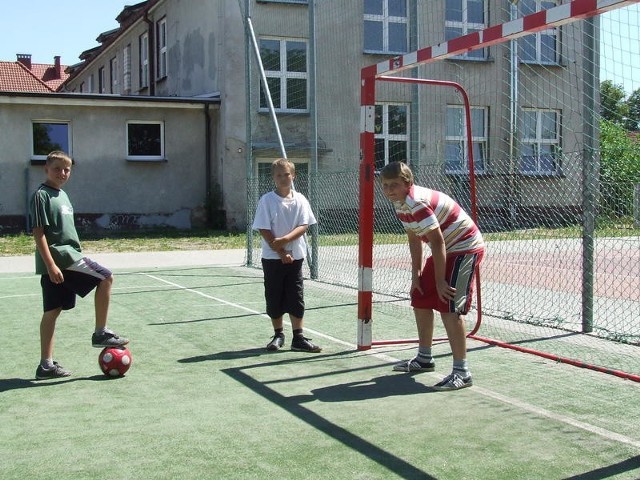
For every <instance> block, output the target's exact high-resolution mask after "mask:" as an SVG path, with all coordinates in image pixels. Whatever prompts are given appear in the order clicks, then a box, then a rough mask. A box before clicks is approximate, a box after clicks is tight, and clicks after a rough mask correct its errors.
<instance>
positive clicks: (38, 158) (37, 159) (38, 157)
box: [31, 119, 73, 164]
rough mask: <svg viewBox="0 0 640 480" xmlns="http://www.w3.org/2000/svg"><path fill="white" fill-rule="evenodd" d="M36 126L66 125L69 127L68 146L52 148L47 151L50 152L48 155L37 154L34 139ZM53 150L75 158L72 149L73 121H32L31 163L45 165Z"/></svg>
mask: <svg viewBox="0 0 640 480" xmlns="http://www.w3.org/2000/svg"><path fill="white" fill-rule="evenodd" d="M36 124H39V125H42V124H45V125H65V126H66V127H67V145H66V146H64V145H63V146H60V147H57V146H56V147H55V148H54V147H51V148H50V149H47V150H48V151H47V152H46V153H36V149H35V147H36V145H35V138H34V126H35V125H36ZM52 150H62V151H64V152H65V153H66V154H67V155H69V156H70V157H73V152H72V150H73V148H72V144H71V121H70V120H53V119H39V120H31V163H32V164H42V163H44V161H46V159H47V155H49V153H50V152H51V151H52Z"/></svg>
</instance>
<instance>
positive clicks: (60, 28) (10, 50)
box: [0, 0, 640, 94]
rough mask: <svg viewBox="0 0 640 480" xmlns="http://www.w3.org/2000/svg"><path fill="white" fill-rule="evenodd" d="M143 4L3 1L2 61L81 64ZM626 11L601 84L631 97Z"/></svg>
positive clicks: (611, 26) (612, 20)
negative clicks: (21, 57)
mask: <svg viewBox="0 0 640 480" xmlns="http://www.w3.org/2000/svg"><path fill="white" fill-rule="evenodd" d="M140 1H141V0H0V12H1V13H0V60H4V61H15V59H16V54H17V53H26V54H31V61H32V62H33V63H50V64H51V63H53V57H54V56H56V55H60V57H61V62H62V64H63V65H73V64H75V63H78V62H80V59H79V55H80V54H81V53H82V52H83V51H85V50H89V49H90V48H93V47H97V46H98V45H99V43H98V42H96V37H97V36H98V35H100V34H101V33H103V32H106V31H108V30H111V29H114V28H117V27H118V22H117V21H116V17H117V16H118V14H119V13H120V12H121V11H122V9H123V8H124V7H125V6H126V5H135V4H136V3H139V2H140ZM194 1H195V0H194ZM350 1H355V0H350ZM505 2H506V0H505ZM628 8H629V9H634V11H635V12H639V14H638V15H631V16H630V15H624V14H623V15H621V11H620V10H617V11H612V12H608V13H606V14H604V15H603V16H602V24H601V26H602V28H603V31H602V34H601V39H602V51H603V52H608V55H609V56H610V57H611V58H612V59H613V61H612V62H610V63H608V64H607V63H606V62H603V63H602V69H601V80H607V79H608V80H612V81H613V83H614V84H616V85H622V86H623V88H624V90H625V91H626V93H627V94H631V93H632V92H633V91H634V90H636V89H638V88H640V25H638V24H637V19H638V18H639V17H640V5H639V4H635V5H632V6H630V7H628ZM628 18H634V19H635V22H636V23H635V24H630V23H629V21H628ZM621 38H625V44H626V46H625V47H624V48H622V49H619V50H615V52H614V51H613V50H612V48H611V45H612V42H615V43H616V44H619V43H620V42H621Z"/></svg>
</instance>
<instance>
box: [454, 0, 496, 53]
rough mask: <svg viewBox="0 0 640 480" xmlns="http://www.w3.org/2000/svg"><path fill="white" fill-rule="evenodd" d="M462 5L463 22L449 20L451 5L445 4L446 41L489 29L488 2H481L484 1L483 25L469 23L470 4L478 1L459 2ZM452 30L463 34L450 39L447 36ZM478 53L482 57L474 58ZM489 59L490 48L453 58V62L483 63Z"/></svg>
mask: <svg viewBox="0 0 640 480" xmlns="http://www.w3.org/2000/svg"><path fill="white" fill-rule="evenodd" d="M459 1H460V2H461V4H462V12H461V16H462V19H461V20H447V17H448V12H449V6H450V3H449V2H445V22H444V29H445V39H446V40H447V41H450V40H453V39H454V38H458V37H461V36H464V35H468V34H470V33H475V32H480V31H482V30H484V29H485V28H487V17H488V14H489V7H488V5H487V3H488V2H486V1H485V0H480V1H482V16H483V20H484V22H483V23H477V22H470V21H469V8H468V6H467V5H468V3H469V2H472V1H477V0H459ZM450 28H456V29H460V30H461V31H462V33H461V34H460V35H455V36H452V37H449V35H448V34H447V32H448V31H449V29H450ZM476 52H480V55H481V56H477V57H474V56H473V55H474V54H477V53H476ZM488 57H489V49H488V48H481V49H477V50H474V51H472V52H465V53H463V54H461V55H455V56H453V57H451V59H452V60H469V61H476V62H482V61H486V60H487V59H488Z"/></svg>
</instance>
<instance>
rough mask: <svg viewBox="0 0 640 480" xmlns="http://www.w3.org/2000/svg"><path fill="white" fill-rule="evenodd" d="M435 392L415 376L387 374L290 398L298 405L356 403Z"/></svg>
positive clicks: (318, 389) (317, 389)
mask: <svg viewBox="0 0 640 480" xmlns="http://www.w3.org/2000/svg"><path fill="white" fill-rule="evenodd" d="M430 392H435V390H433V389H432V388H431V387H429V386H427V385H424V384H422V383H420V382H417V381H416V379H415V374H406V373H405V374H389V375H382V376H379V377H375V378H371V379H368V380H359V381H355V382H348V383H342V384H338V385H330V386H328V387H322V388H316V389H314V390H311V394H310V395H300V396H297V397H291V400H294V401H298V402H300V403H305V402H310V401H313V400H318V401H320V402H358V401H361V400H368V399H373V398H383V397H390V396H392V395H414V394H418V393H430Z"/></svg>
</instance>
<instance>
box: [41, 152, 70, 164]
mask: <svg viewBox="0 0 640 480" xmlns="http://www.w3.org/2000/svg"><path fill="white" fill-rule="evenodd" d="M57 160H61V161H63V162H65V163H68V164H69V165H73V163H74V162H73V158H71V157H70V156H69V155H67V154H66V153H65V152H63V151H62V150H54V151H52V152H50V153H49V155H47V165H51V164H52V163H53V162H55V161H57Z"/></svg>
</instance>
